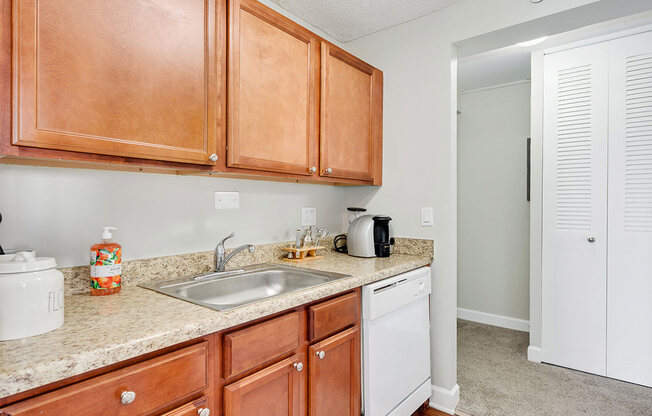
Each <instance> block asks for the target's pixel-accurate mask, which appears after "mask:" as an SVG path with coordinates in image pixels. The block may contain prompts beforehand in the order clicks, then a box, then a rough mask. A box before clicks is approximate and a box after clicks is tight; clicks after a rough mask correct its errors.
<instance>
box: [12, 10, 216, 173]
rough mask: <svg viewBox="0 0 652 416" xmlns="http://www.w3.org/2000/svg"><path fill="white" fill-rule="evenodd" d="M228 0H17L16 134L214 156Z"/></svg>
mask: <svg viewBox="0 0 652 416" xmlns="http://www.w3.org/2000/svg"><path fill="white" fill-rule="evenodd" d="M222 4H223V3H222V0H157V1H153V2H152V1H133V0H111V1H106V0H48V1H40V2H39V1H37V0H14V1H13V71H12V74H13V91H14V94H13V102H12V114H13V123H12V126H13V127H12V142H13V144H15V145H19V146H30V147H40V148H46V149H58V150H70V151H76V152H87V153H96V154H106V155H117V156H128V157H134V158H145V159H156V160H166V161H178V162H187V163H199V164H212V163H214V162H212V161H211V160H210V156H211V155H212V154H214V153H217V145H218V140H219V132H220V128H219V123H220V120H219V116H218V115H219V114H220V112H221V111H222V109H221V104H220V100H221V99H222V98H221V94H220V86H221V85H222V82H221V81H220V79H221V78H222V73H221V68H222V65H220V64H219V62H220V61H221V60H222V57H221V48H222V47H223V43H224V42H223V41H222V40H221V39H223V38H224V36H218V34H219V33H220V32H222V31H224V30H225V28H224V27H223V26H224V25H225V22H226V20H225V14H224V10H223V8H224V6H223V5H222Z"/></svg>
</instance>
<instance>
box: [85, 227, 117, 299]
mask: <svg viewBox="0 0 652 416" xmlns="http://www.w3.org/2000/svg"><path fill="white" fill-rule="evenodd" d="M115 230H117V228H115V227H102V242H101V243H99V244H95V245H94V246H93V247H91V258H90V260H91V296H102V295H112V294H114V293H118V292H120V288H121V287H122V285H121V284H122V247H121V246H120V244H118V243H115V242H113V241H111V238H112V235H111V231H115Z"/></svg>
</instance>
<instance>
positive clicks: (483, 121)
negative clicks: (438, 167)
mask: <svg viewBox="0 0 652 416" xmlns="http://www.w3.org/2000/svg"><path fill="white" fill-rule="evenodd" d="M460 109H461V111H462V114H461V115H460V116H459V119H458V120H459V124H458V158H459V159H458V180H459V182H458V292H457V302H458V307H459V308H464V309H470V310H473V311H479V312H486V313H491V314H496V315H502V316H507V317H511V318H517V319H524V320H527V319H529V297H530V295H529V238H530V234H529V203H528V202H526V138H527V137H529V134H530V84H529V83H521V84H517V85H511V86H504V87H500V88H494V89H489V90H482V91H476V92H469V93H464V94H462V95H461V97H460Z"/></svg>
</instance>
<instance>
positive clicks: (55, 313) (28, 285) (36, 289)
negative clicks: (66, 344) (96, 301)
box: [0, 251, 64, 341]
mask: <svg viewBox="0 0 652 416" xmlns="http://www.w3.org/2000/svg"><path fill="white" fill-rule="evenodd" d="M56 265H57V263H56V261H55V260H54V258H52V257H36V256H35V253H34V252H33V251H32V252H29V251H21V252H19V253H16V254H10V255H1V256H0V341H7V340H11V339H19V338H25V337H31V336H34V335H39V334H43V333H45V332H49V331H53V330H55V329H57V328H59V327H60V326H61V325H63V301H64V296H63V274H62V273H61V272H60V271H59V270H57V269H55V267H56Z"/></svg>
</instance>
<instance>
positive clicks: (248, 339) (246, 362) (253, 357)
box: [224, 312, 299, 379]
mask: <svg viewBox="0 0 652 416" xmlns="http://www.w3.org/2000/svg"><path fill="white" fill-rule="evenodd" d="M298 347H299V313H298V312H293V313H291V314H289V315H285V316H280V317H278V318H274V319H271V320H269V321H266V322H263V323H260V324H257V325H253V326H250V327H248V328H245V329H241V330H239V331H235V332H232V333H230V334H227V335H225V336H224V378H226V379H228V378H229V377H233V376H236V375H238V374H242V373H244V372H245V371H247V370H251V369H252V368H255V367H257V366H259V365H261V364H264V363H266V362H269V361H270V360H273V359H274V358H278V357H280V356H282V355H283V354H287V353H290V352H292V351H294V350H295V349H296V348H298Z"/></svg>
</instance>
